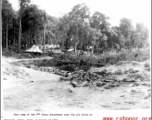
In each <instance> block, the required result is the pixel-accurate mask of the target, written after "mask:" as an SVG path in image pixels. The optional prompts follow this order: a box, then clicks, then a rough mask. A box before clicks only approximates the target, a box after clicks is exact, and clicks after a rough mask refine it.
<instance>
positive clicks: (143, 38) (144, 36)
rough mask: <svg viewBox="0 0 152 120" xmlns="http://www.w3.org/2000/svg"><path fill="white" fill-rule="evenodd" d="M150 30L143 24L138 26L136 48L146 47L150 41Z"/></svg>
mask: <svg viewBox="0 0 152 120" xmlns="http://www.w3.org/2000/svg"><path fill="white" fill-rule="evenodd" d="M148 33H149V32H148V29H147V28H146V27H145V26H144V24H142V23H137V24H136V31H135V38H136V40H135V43H136V47H139V48H141V47H144V45H145V44H146V43H147V40H148V37H149V35H148Z"/></svg>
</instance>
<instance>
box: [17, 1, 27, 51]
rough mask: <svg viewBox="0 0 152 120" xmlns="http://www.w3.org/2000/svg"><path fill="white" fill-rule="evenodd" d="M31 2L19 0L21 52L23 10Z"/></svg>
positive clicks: (19, 40) (19, 43) (19, 41)
mask: <svg viewBox="0 0 152 120" xmlns="http://www.w3.org/2000/svg"><path fill="white" fill-rule="evenodd" d="M29 3H30V0H19V6H20V10H19V38H18V52H20V49H21V37H22V12H23V11H24V9H25V8H26V7H27V5H28V4H29Z"/></svg>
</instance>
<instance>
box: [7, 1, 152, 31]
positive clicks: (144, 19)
mask: <svg viewBox="0 0 152 120" xmlns="http://www.w3.org/2000/svg"><path fill="white" fill-rule="evenodd" d="M9 1H10V2H11V3H12V6H13V8H14V9H16V10H17V9H18V0H9ZM31 1H32V3H33V4H36V5H38V7H39V8H40V9H43V10H45V11H46V12H47V13H48V14H49V15H51V16H55V17H59V16H62V15H63V14H66V13H68V12H70V11H71V10H72V8H73V7H74V6H75V5H77V4H81V3H85V4H86V5H87V6H88V7H89V8H90V12H91V14H93V13H94V12H95V11H99V12H101V13H103V14H105V15H106V16H108V17H110V20H109V22H110V23H111V25H112V26H118V25H119V23H120V19H121V18H124V17H126V18H129V19H131V20H132V23H133V25H135V24H136V23H143V24H144V25H145V26H146V27H147V28H148V29H149V32H150V33H151V0H31Z"/></svg>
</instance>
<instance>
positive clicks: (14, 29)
mask: <svg viewBox="0 0 152 120" xmlns="http://www.w3.org/2000/svg"><path fill="white" fill-rule="evenodd" d="M13 45H15V27H14V41H13Z"/></svg>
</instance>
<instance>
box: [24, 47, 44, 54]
mask: <svg viewBox="0 0 152 120" xmlns="http://www.w3.org/2000/svg"><path fill="white" fill-rule="evenodd" d="M25 52H32V53H43V52H42V51H41V50H40V48H39V46H37V45H33V46H32V47H31V48H30V49H28V50H26V51H25Z"/></svg>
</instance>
